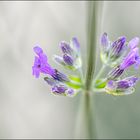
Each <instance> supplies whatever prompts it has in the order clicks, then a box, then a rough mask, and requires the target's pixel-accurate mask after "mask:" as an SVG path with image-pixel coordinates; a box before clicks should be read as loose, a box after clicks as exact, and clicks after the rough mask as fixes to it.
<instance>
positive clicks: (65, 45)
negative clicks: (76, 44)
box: [59, 41, 73, 55]
mask: <svg viewBox="0 0 140 140" xmlns="http://www.w3.org/2000/svg"><path fill="white" fill-rule="evenodd" d="M59 46H60V48H61V50H62V52H63V53H64V54H69V55H71V54H72V53H73V50H72V48H71V47H70V45H69V44H68V43H67V42H65V41H62V42H60V44H59Z"/></svg>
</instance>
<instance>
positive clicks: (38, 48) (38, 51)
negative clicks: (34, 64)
mask: <svg viewBox="0 0 140 140" xmlns="http://www.w3.org/2000/svg"><path fill="white" fill-rule="evenodd" d="M33 50H34V52H35V53H36V54H37V55H40V54H42V53H43V50H42V49H41V48H40V47H38V46H36V47H34V48H33Z"/></svg>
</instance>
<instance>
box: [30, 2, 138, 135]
mask: <svg viewBox="0 0 140 140" xmlns="http://www.w3.org/2000/svg"><path fill="white" fill-rule="evenodd" d="M88 9H89V26H88V35H87V40H88V44H87V49H88V50H87V52H88V58H87V71H86V75H83V72H82V57H81V50H80V43H79V41H78V39H77V38H76V37H74V38H72V40H71V41H70V43H68V42H65V41H62V42H60V44H59V48H60V49H61V52H62V54H61V56H58V55H54V56H53V60H54V61H55V62H56V63H57V64H59V65H61V66H62V67H63V68H65V69H67V70H69V71H70V73H71V74H69V75H68V74H65V73H63V72H62V71H60V70H58V69H56V68H53V67H52V66H51V65H50V64H49V62H48V58H47V56H46V54H45V53H44V52H43V50H42V48H40V47H39V46H35V47H34V52H35V54H36V56H35V59H34V65H33V66H32V71H33V75H34V76H35V77H36V78H39V76H40V74H43V75H44V80H45V82H46V83H47V84H49V85H50V87H51V93H52V94H53V95H58V96H67V97H74V96H76V95H77V94H81V95H83V96H82V97H83V98H82V100H81V104H80V108H81V109H80V110H81V111H80V113H79V118H78V119H77V120H76V121H77V122H79V123H77V122H76V123H77V124H78V125H77V126H78V127H77V131H78V133H77V137H76V138H96V132H95V131H96V130H95V123H94V119H93V118H94V116H95V113H94V114H93V112H94V111H93V104H92V102H93V99H92V98H91V97H92V96H89V95H93V93H97V92H99V93H103V94H108V95H113V96H122V95H129V94H132V93H134V91H135V88H134V87H135V85H136V83H137V82H138V81H139V79H140V78H139V77H137V76H136V74H135V73H134V74H133V75H130V76H125V75H126V72H127V71H128V69H130V67H131V66H134V69H138V68H139V65H140V55H139V48H138V44H139V38H138V37H135V38H133V39H132V40H130V41H129V42H128V41H127V40H126V37H125V36H121V37H119V38H118V39H116V40H115V41H111V40H110V39H109V37H108V35H107V33H103V35H102V36H101V39H100V43H101V47H100V58H101V61H102V67H101V69H100V71H98V73H97V74H96V76H95V74H94V71H95V61H96V46H97V45H96V37H97V23H96V21H97V17H99V16H97V13H98V2H95V1H91V2H89V7H88ZM106 68H110V70H109V71H108V72H107V73H105V70H106ZM103 74H104V76H103Z"/></svg>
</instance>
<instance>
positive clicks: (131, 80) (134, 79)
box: [124, 76, 139, 87]
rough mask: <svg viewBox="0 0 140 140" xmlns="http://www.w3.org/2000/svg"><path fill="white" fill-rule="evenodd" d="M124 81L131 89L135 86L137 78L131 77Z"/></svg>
mask: <svg viewBox="0 0 140 140" xmlns="http://www.w3.org/2000/svg"><path fill="white" fill-rule="evenodd" d="M124 80H126V81H128V82H129V86H130V87H133V86H134V85H135V84H136V82H137V81H138V80H139V78H138V77H136V76H131V77H127V78H125V79H124Z"/></svg>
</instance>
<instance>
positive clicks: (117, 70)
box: [107, 66, 124, 80]
mask: <svg viewBox="0 0 140 140" xmlns="http://www.w3.org/2000/svg"><path fill="white" fill-rule="evenodd" d="M123 71H124V69H120V66H117V67H115V68H114V69H113V70H112V71H110V72H109V73H108V75H107V78H108V79H112V80H113V79H117V78H118V77H120V76H121V74H122V73H123Z"/></svg>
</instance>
